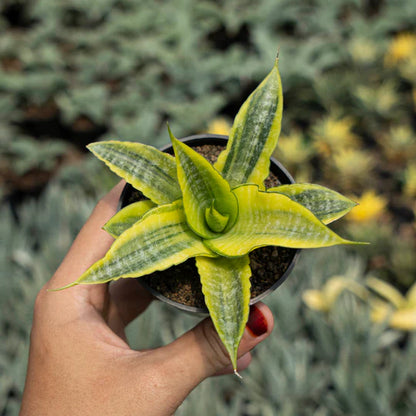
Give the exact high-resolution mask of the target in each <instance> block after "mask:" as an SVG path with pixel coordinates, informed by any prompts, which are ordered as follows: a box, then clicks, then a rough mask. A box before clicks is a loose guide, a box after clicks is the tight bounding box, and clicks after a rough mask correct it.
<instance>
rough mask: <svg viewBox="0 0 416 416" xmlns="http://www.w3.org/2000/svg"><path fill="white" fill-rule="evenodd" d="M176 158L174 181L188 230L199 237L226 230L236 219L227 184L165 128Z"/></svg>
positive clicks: (233, 203) (235, 211)
mask: <svg viewBox="0 0 416 416" xmlns="http://www.w3.org/2000/svg"><path fill="white" fill-rule="evenodd" d="M169 134H170V136H171V140H172V144H173V148H174V150H175V155H176V158H177V168H178V180H179V184H180V187H181V189H182V195H183V205H184V209H185V214H186V219H187V221H188V224H189V227H190V228H191V229H192V230H193V231H194V232H195V233H196V234H198V235H199V236H201V237H203V238H213V237H216V236H218V233H219V232H226V231H227V230H229V229H230V228H231V227H232V226H233V224H234V222H235V220H236V217H237V214H238V205H237V199H236V197H235V196H234V194H233V193H232V192H231V189H230V185H229V184H228V182H227V181H226V180H225V179H224V178H223V177H222V176H221V175H220V174H219V173H218V172H217V171H216V170H215V169H214V168H213V167H212V165H211V164H210V163H209V162H208V161H207V160H206V159H205V158H204V157H203V156H201V155H200V154H198V153H197V152H195V151H194V150H193V149H191V148H190V147H189V146H187V145H186V144H184V143H182V142H180V141H179V140H177V139H176V138H175V137H174V136H173V134H172V132H171V131H170V129H169Z"/></svg>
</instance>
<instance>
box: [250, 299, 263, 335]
mask: <svg viewBox="0 0 416 416" xmlns="http://www.w3.org/2000/svg"><path fill="white" fill-rule="evenodd" d="M247 328H248V329H249V331H250V333H251V335H253V336H254V337H259V336H260V335H263V334H264V333H265V332H267V321H266V318H265V317H264V315H263V314H262V313H261V310H260V309H259V308H258V307H257V306H256V305H251V306H250V315H249V317H248V321H247Z"/></svg>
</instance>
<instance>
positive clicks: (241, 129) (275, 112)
mask: <svg viewBox="0 0 416 416" xmlns="http://www.w3.org/2000/svg"><path fill="white" fill-rule="evenodd" d="M282 110H283V95H282V84H281V80H280V75H279V70H278V60H277V59H276V62H275V65H274V67H273V69H272V70H271V72H270V73H269V74H268V75H267V77H266V78H265V79H264V80H263V81H262V82H261V84H260V85H259V86H258V87H257V88H256V89H255V90H254V91H253V92H252V94H251V95H250V96H249V97H248V98H247V100H246V101H245V103H244V104H243V105H242V106H241V108H240V110H239V112H238V114H237V116H236V118H235V120H234V124H233V127H232V129H231V132H230V140H229V141H228V144H227V149H226V150H225V151H224V152H222V153H221V155H220V156H219V158H218V161H217V162H216V163H215V165H214V167H215V168H216V169H217V170H218V171H219V172H221V173H222V176H223V177H224V178H225V179H226V180H227V181H228V182H229V183H230V185H231V187H232V188H233V187H235V186H238V185H240V184H245V183H252V184H258V185H259V186H261V187H263V181H264V179H266V177H267V176H268V174H269V165H270V156H271V155H272V153H273V150H274V149H275V147H276V144H277V140H278V138H279V134H280V126H281V121H282Z"/></svg>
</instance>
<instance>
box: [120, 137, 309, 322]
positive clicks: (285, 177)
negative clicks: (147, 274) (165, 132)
mask: <svg viewBox="0 0 416 416" xmlns="http://www.w3.org/2000/svg"><path fill="white" fill-rule="evenodd" d="M179 140H180V141H181V142H185V143H186V144H188V145H192V144H194V145H196V144H198V145H204V144H221V145H226V144H227V142H228V136H224V135H221V134H211V133H203V134H194V135H192V136H187V137H184V138H181V139H179ZM201 142H202V143H201ZM160 150H161V151H162V152H166V153H170V154H173V147H172V144H170V143H168V144H166V145H164V146H162V147H161V148H160ZM270 161H271V163H270V171H272V172H273V173H274V174H275V175H276V176H277V178H278V180H279V181H280V183H282V184H293V183H295V180H294V179H293V177H292V176H291V175H290V173H289V172H288V171H287V169H286V168H285V167H284V166H283V165H282V164H281V163H280V162H279V161H278V160H277V159H275V158H274V157H271V158H270ZM131 189H132V186H131V185H130V184H128V183H127V184H126V185H125V186H124V188H123V191H122V193H121V195H120V200H119V206H118V209H119V210H120V209H121V208H123V207H124V206H126V204H124V203H123V202H124V200H125V199H126V198H127V195H128V193H129V192H130V191H131ZM300 252H301V249H294V254H293V257H292V259H291V261H290V264H289V266H288V267H287V269H286V270H285V272H284V273H283V274H282V276H280V277H279V279H277V280H276V282H275V283H274V284H273V285H272V286H270V287H269V288H268V289H266V290H265V291H264V292H262V293H261V294H260V295H258V296H256V297H254V298H252V299H250V305H253V304H255V303H257V302H259V301H261V300H262V299H264V298H265V297H266V296H268V295H269V294H270V293H272V292H274V291H275V290H276V289H277V288H278V287H279V286H280V285H281V284H282V283H283V282H284V281H285V280H286V279H287V277H288V276H289V274H290V273H291V272H292V270H293V267H294V266H295V264H296V262H297V261H298V258H299V255H300ZM137 281H138V282H139V283H140V284H141V285H142V286H143V287H144V288H145V289H146V290H148V291H149V292H150V293H151V294H152V295H153V296H154V297H155V298H156V299H158V300H160V301H162V302H164V303H167V304H168V305H171V306H174V307H176V308H177V309H180V310H182V311H185V312H188V313H192V314H199V315H201V316H207V315H209V312H208V309H207V308H206V307H205V308H199V307H197V306H189V305H184V304H183V303H179V302H177V301H174V300H172V299H169V298H168V297H166V296H164V295H162V294H161V293H160V292H158V291H157V290H154V289H153V288H151V287H150V286H148V285H147V284H146V283H145V282H144V281H143V280H142V279H140V278H137Z"/></svg>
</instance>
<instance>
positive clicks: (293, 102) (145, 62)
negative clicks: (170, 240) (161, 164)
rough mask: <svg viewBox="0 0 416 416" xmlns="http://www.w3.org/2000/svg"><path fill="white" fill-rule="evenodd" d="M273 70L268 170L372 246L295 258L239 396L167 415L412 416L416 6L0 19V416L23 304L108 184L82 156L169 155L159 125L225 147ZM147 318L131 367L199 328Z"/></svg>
mask: <svg viewBox="0 0 416 416" xmlns="http://www.w3.org/2000/svg"><path fill="white" fill-rule="evenodd" d="M277 50H279V54H280V64H279V66H280V72H281V76H282V81H283V85H284V97H285V108H284V121H283V128H282V135H281V138H280V140H279V145H278V147H277V149H276V154H275V155H276V157H277V158H278V159H279V160H281V161H282V162H283V163H284V164H286V166H287V167H288V169H289V171H290V172H291V173H292V174H293V175H294V177H295V179H296V180H297V181H298V182H314V183H320V184H322V185H326V186H329V187H331V188H333V189H335V190H337V191H340V192H342V193H344V194H346V195H348V196H350V197H351V198H353V199H354V200H356V201H357V202H360V206H359V207H357V208H355V209H354V210H353V212H352V213H351V214H349V215H348V216H347V217H346V219H345V220H343V221H341V222H340V224H339V225H337V227H338V228H337V230H338V231H339V232H340V233H341V234H342V235H344V236H348V237H351V238H354V239H359V240H364V241H370V242H371V245H370V246H366V247H360V248H359V249H356V250H354V251H351V250H347V249H345V248H332V249H324V250H313V251H309V252H304V253H303V256H302V257H301V260H300V262H299V263H298V266H297V267H296V269H295V272H294V273H293V274H292V276H291V277H290V279H288V281H287V282H286V283H285V284H284V285H283V286H282V287H281V288H279V290H278V291H276V292H275V293H274V294H273V295H272V296H270V297H269V298H268V299H267V300H266V303H268V304H269V306H270V307H271V308H272V310H273V311H274V313H275V317H276V322H277V325H276V326H277V327H276V329H275V331H274V333H273V335H272V336H271V337H270V339H269V340H268V341H267V342H265V343H264V345H261V346H260V347H259V348H258V349H257V350H256V352H255V359H254V361H253V363H252V364H251V367H250V369H249V370H247V371H246V372H244V380H243V382H239V381H238V380H237V379H236V378H235V377H233V376H230V377H223V378H221V379H220V380H208V381H206V382H205V383H203V384H202V385H201V386H200V387H199V388H197V389H196V390H195V391H194V392H193V393H192V394H191V396H190V397H189V398H188V399H187V401H185V403H184V404H183V405H182V407H181V408H180V409H179V410H178V413H177V414H178V415H195V414H199V415H201V416H203V415H262V416H269V415H284V416H286V415H296V416H297V415H305V416H310V415H319V416H325V415H389V416H391V415H414V414H415V409H416V364H415V362H416V334H415V329H416V286H415V285H414V282H415V279H416V263H415V259H414V257H415V248H416V247H415V246H416V222H415V212H416V203H415V196H416V130H415V128H416V117H415V113H416V7H415V2H414V0H380V1H373V0H366V1H364V0H361V1H360V0H332V1H328V0H327V1H325V0H307V1H303V0H258V1H257V2H256V3H255V4H254V3H253V2H251V1H247V0H223V1H220V0H217V1H214V0H199V1H197V0H171V1H162V0H159V1H157V0H153V1H144V0H90V1H85V0H62V1H56V0H31V1H25V0H1V1H0V197H1V205H0V218H1V221H0V236H1V237H0V339H1V341H0V415H1V416H9V415H17V414H18V409H19V403H20V398H21V394H22V389H23V385H24V377H25V370H26V361H27V352H28V343H29V332H30V326H31V314H32V307H33V302H34V298H35V296H36V294H37V292H38V291H39V289H40V288H41V286H42V285H43V284H44V283H45V282H46V281H47V280H48V279H49V278H50V276H51V275H52V273H53V272H54V270H55V268H56V267H57V265H58V264H59V263H60V261H61V260H62V258H63V256H64V254H65V252H66V250H67V249H68V247H69V246H70V244H71V241H72V240H73V238H74V236H75V234H76V233H77V231H78V230H79V229H80V227H81V225H82V224H83V222H84V221H85V219H86V218H87V216H88V215H89V213H90V211H91V209H92V207H93V206H94V204H95V203H96V201H97V199H98V198H99V197H100V196H102V195H103V194H104V193H105V192H106V191H107V190H108V189H110V187H111V186H112V185H113V184H114V183H115V182H116V178H115V177H113V176H112V174H110V173H108V172H107V170H106V169H105V168H104V167H103V166H101V164H100V162H98V161H96V160H94V159H93V158H92V157H91V155H89V154H87V152H86V151H85V145H86V144H88V143H89V142H92V141H96V140H102V139H108V138H117V139H120V140H133V141H140V142H143V143H148V144H152V145H155V146H161V145H163V144H165V143H166V142H167V141H168V135H167V133H166V121H167V120H169V123H170V125H171V126H172V129H173V131H174V132H175V135H176V136H178V137H183V136H187V135H191V134H195V133H200V132H207V131H210V132H214V133H224V134H227V132H228V129H229V126H230V124H231V123H232V119H233V117H234V115H235V114H236V112H237V110H238V108H239V107H240V105H241V104H242V103H243V101H244V99H245V98H246V97H247V96H248V94H249V93H250V92H251V90H252V89H253V88H254V87H255V86H256V85H257V83H258V82H259V81H260V80H261V79H262V78H263V77H264V76H265V75H266V74H267V73H268V71H269V70H270V69H271V67H272V65H273V62H274V57H275V55H276V52H277ZM146 315H147V319H142V320H138V321H137V322H134V323H133V324H132V325H131V326H130V328H129V336H130V339H131V342H132V345H134V346H136V347H138V348H140V347H152V346H157V345H161V344H163V343H166V342H169V341H170V340H172V339H173V337H175V336H177V335H178V334H180V333H182V332H183V331H185V330H186V329H188V328H190V327H191V326H192V325H193V324H195V320H194V319H192V318H190V317H188V316H186V315H184V314H183V313H176V312H174V313H172V311H171V310H170V309H167V308H166V307H165V306H163V305H160V304H155V305H153V306H152V308H150V310H149V311H147V312H146ZM142 334H146V336H142ZM143 338H145V339H143Z"/></svg>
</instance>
